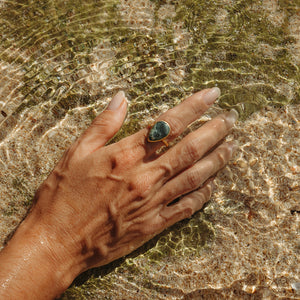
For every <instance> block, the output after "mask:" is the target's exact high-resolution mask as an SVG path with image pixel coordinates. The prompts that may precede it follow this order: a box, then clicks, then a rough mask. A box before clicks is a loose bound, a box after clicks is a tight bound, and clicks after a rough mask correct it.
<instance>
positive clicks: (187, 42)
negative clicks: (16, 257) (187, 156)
mask: <svg viewBox="0 0 300 300" xmlns="http://www.w3.org/2000/svg"><path fill="white" fill-rule="evenodd" d="M299 28H300V3H299V0H298V1H275V0H263V1H255V2H254V1H247V0H244V1H225V0H219V1H201V0H199V1H196V0H194V1H193V0H188V1H183V0H182V1H167V0H165V1H163V0H162V1H158V0H157V1H135V0H128V1H125V0H120V1H91V0H86V1H78V0H75V1H74V0H73V1H35V0H32V1H29V0H28V1H4V0H2V1H0V29H1V30H0V75H1V76H0V113H1V114H0V174H1V176H0V196H1V198H0V199H1V200H0V209H1V221H0V222H1V223H0V233H1V235H0V236H1V243H2V244H3V243H4V241H5V238H6V237H7V235H9V233H10V232H11V231H12V230H13V229H14V228H15V227H16V225H17V224H18V223H19V222H20V220H21V219H22V217H23V216H24V214H25V213H26V211H27V209H28V207H29V206H30V204H31V200H32V197H33V195H34V191H35V190H36V188H37V187H38V186H39V184H40V183H41V182H42V181H43V180H44V179H45V178H46V177H47V176H48V174H49V172H50V171H51V169H52V168H53V166H54V165H55V163H56V162H57V160H58V159H59V157H60V156H61V154H62V153H63V151H64V150H65V149H66V148H67V147H68V145H70V143H72V141H74V139H75V138H76V137H77V136H78V135H79V134H80V133H81V132H82V131H83V130H84V129H85V128H86V127H87V126H88V125H89V124H90V122H91V120H92V119H93V118H94V117H95V116H96V115H97V114H98V113H99V112H100V111H101V110H102V109H103V108H104V107H105V105H106V104H107V102H108V100H109V99H110V97H111V96H112V95H113V94H115V93H116V92H117V91H118V90H120V89H123V90H124V91H125V92H126V94H127V97H128V99H129V101H130V110H129V114H128V118H127V121H126V122H125V124H124V127H123V129H122V131H121V132H120V133H119V134H118V136H117V137H116V138H115V140H118V139H120V138H122V137H123V136H126V135H128V134H131V133H133V132H136V131H137V130H138V129H140V128H142V127H144V126H146V125H147V123H149V122H150V121H151V120H152V119H153V118H154V117H155V116H156V115H158V114H159V113H160V112H161V111H165V110H166V109H168V108H170V107H172V106H174V105H176V104H177V103H179V102H180V101H181V99H182V98H184V97H185V96H187V95H189V94H191V93H192V92H194V91H198V90H200V89H202V88H205V87H212V86H219V87H220V88H221V90H222V97H221V98H220V100H219V103H218V106H217V107H215V108H214V109H212V110H211V111H210V112H209V113H208V114H207V115H206V116H204V118H203V119H201V120H199V122H196V124H194V125H193V126H192V127H191V128H190V129H191V130H192V129H193V128H195V127H197V126H199V125H201V124H202V123H203V122H204V121H205V120H207V119H209V118H210V117H211V116H214V115H215V114H216V113H217V112H219V111H220V110H221V109H222V108H223V109H224V108H230V107H235V108H236V109H238V110H239V112H240V114H241V116H242V118H241V121H240V122H239V124H238V125H237V127H236V129H235V130H234V131H233V133H232V136H231V138H233V137H234V138H235V139H237V140H238V141H239V143H240V145H241V150H240V151H239V153H238V154H237V155H236V158H235V160H234V161H233V162H232V163H231V164H230V165H229V166H228V167H227V168H226V169H225V170H224V171H223V172H221V173H220V174H219V176H218V178H217V183H218V190H217V192H216V193H215V195H214V197H213V199H212V201H211V202H210V204H208V205H207V207H206V208H205V209H204V210H203V211H202V212H200V213H198V214H196V215H195V216H193V217H192V218H191V219H190V220H187V221H184V222H181V223H180V224H177V225H176V226H174V227H172V228H171V229H170V230H168V231H167V232H164V233H163V234H161V235H160V236H159V237H158V238H156V239H154V240H153V241H151V242H149V243H148V244H146V245H145V247H143V248H142V249H139V250H138V251H137V252H135V253H134V254H133V255H132V256H130V257H129V258H127V259H121V260H119V261H117V262H115V263H113V264H111V265H109V266H107V267H105V268H100V269H97V270H93V271H89V272H87V273H86V274H84V275H82V276H81V277H80V278H78V279H77V281H76V283H75V285H74V286H73V287H71V288H70V289H69V290H68V291H67V292H66V293H65V295H64V296H63V298H66V299H72V298H74V299H80V298H85V297H86V298H90V299H123V298H126V299H200V298H201V297H204V299H223V298H224V299H230V298H232V299H237V298H240V299H244V298H245V299H247V298H250V297H256V298H257V299H263V298H265V299H273V298H276V297H287V298H288V299H290V298H297V297H298V298H299V295H298V294H297V291H296V290H295V289H293V286H297V283H298V282H300V279H299V272H298V269H299V268H298V266H299V260H300V259H299V252H300V242H299V230H300V222H299V221H300V219H299V213H297V211H299V210H300V207H299V199H300V195H299V190H300V189H299V185H298V184H299V179H300V178H299V172H300V170H299V166H300V161H299V157H300V155H299V144H300V137H299V130H300V128H299V120H300V116H299V102H300V72H299V67H300V29H299ZM8 195H9V196H8Z"/></svg>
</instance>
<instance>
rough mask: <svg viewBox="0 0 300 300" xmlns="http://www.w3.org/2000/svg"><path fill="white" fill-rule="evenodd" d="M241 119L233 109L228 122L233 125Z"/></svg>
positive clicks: (227, 117) (228, 116) (227, 116)
mask: <svg viewBox="0 0 300 300" xmlns="http://www.w3.org/2000/svg"><path fill="white" fill-rule="evenodd" d="M238 118H239V113H238V112H237V111H236V110H235V109H231V110H230V112H229V113H227V115H226V120H227V121H228V122H229V123H231V124H232V125H233V124H234V123H235V122H236V120H237V119H238Z"/></svg>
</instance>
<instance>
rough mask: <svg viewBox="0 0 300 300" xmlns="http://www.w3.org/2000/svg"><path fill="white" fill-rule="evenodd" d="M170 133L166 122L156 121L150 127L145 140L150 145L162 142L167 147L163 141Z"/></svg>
mask: <svg viewBox="0 0 300 300" xmlns="http://www.w3.org/2000/svg"><path fill="white" fill-rule="evenodd" d="M170 132H171V128H170V125H169V124H168V123H167V122H166V121H158V122H156V123H155V124H154V125H153V126H152V127H151V129H150V131H149V134H148V139H147V140H148V142H150V143H154V142H160V141H162V142H163V143H164V144H165V145H166V146H168V143H167V142H166V141H165V139H166V138H167V137H168V136H169V134H170Z"/></svg>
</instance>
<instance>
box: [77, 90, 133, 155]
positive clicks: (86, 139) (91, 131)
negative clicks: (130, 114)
mask: <svg viewBox="0 0 300 300" xmlns="http://www.w3.org/2000/svg"><path fill="white" fill-rule="evenodd" d="M126 111H127V100H126V97H125V94H124V92H123V91H120V92H118V93H117V94H116V95H115V96H114V97H113V98H112V100H111V101H110V103H109V105H108V106H107V108H106V109H105V110H104V111H103V112H102V113H101V114H100V115H99V116H97V117H96V118H95V119H94V121H93V122H92V124H91V125H90V127H89V128H88V129H87V130H86V131H85V132H84V133H83V135H82V136H81V137H80V138H79V139H78V140H77V149H76V152H77V154H78V155H79V157H82V156H85V155H86V154H89V153H92V152H94V151H96V150H97V149H99V148H100V147H102V146H104V145H105V144H106V143H107V142H108V141H109V140H110V139H111V138H112V137H113V136H114V135H115V134H116V133H117V132H118V131H119V130H120V128H121V126H122V124H123V122H124V119H125V116H126Z"/></svg>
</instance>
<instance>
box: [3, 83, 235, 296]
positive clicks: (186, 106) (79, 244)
mask: <svg viewBox="0 0 300 300" xmlns="http://www.w3.org/2000/svg"><path fill="white" fill-rule="evenodd" d="M218 96H219V90H218V89H216V88H215V89H208V90H204V91H201V92H199V93H197V94H195V95H193V96H191V97H190V98H188V99H187V100H185V101H184V102H182V103H181V104H180V105H178V106H176V107H174V108H173V109H171V110H169V111H167V112H166V113H164V114H163V115H161V116H160V117H159V118H158V120H164V121H166V122H167V123H168V124H169V125H170V128H171V133H170V135H169V136H168V137H167V140H168V141H171V140H173V139H174V138H176V137H177V136H178V135H180V134H181V133H182V132H183V131H184V130H185V129H186V127H187V126H188V125H189V124H190V123H191V122H193V121H195V120H197V119H198V118H199V117H200V116H201V115H202V114H203V112H204V111H206V110H207V109H208V108H209V107H210V106H211V105H212V104H213V102H214V100H215V99H216V98H217V97H218ZM126 108H127V101H126V99H125V97H124V93H123V92H120V93H118V94H117V95H116V96H115V97H114V99H113V100H112V101H111V103H110V104H109V106H108V107H107V109H106V110H105V111H104V112H103V113H102V114H100V115H99V116H98V117H97V118H96V119H95V120H94V121H93V123H92V125H91V126H90V127H89V128H88V129H87V130H86V132H85V133H84V134H83V135H82V136H81V137H80V138H79V139H78V140H77V141H76V142H75V143H74V144H73V145H72V146H71V147H70V148H69V149H68V150H67V151H66V153H65V154H64V155H63V157H62V159H61V160H60V161H59V163H58V164H57V166H56V167H55V168H54V170H53V172H52V173H51V174H50V176H49V177H48V178H47V180H46V181H45V182H44V183H43V184H42V185H41V186H40V188H39V190H38V192H37V194H36V197H35V204H34V206H33V208H32V210H31V212H30V214H29V216H28V217H27V219H26V220H25V222H23V224H22V227H23V229H20V230H25V231H26V228H36V229H35V230H37V231H38V232H39V234H38V236H39V238H38V239H39V245H40V244H41V243H42V244H43V245H45V246H44V248H45V249H47V250H46V252H47V253H48V256H47V257H48V259H49V260H50V261H51V266H52V268H53V269H59V270H60V276H61V277H60V279H62V277H63V278H64V280H61V282H62V283H61V286H60V287H59V289H60V292H62V290H63V289H65V288H67V286H68V285H69V284H70V283H71V282H72V280H73V279H74V278H75V277H76V276H77V275H78V274H79V273H81V272H83V271H85V270H87V269H89V268H92V267H97V266H101V265H104V264H107V263H109V262H111V261H113V260H115V259H117V258H119V257H122V256H124V255H126V254H128V253H130V252H131V251H133V250H134V249H136V248H138V247H139V246H141V245H142V244H144V243H145V242H146V241H148V240H149V239H151V238H152V237H153V236H155V235H157V234H158V233H160V232H161V231H163V230H164V229H165V228H167V227H168V226H170V225H172V224H174V223H176V222H178V221H180V220H182V219H184V218H187V217H190V216H191V215H192V214H193V213H195V212H196V211H197V210H199V209H201V207H202V206H203V204H204V203H205V202H207V201H208V200H209V198H210V196H211V190H212V179H211V178H212V177H213V176H214V175H215V174H216V172H218V171H219V170H220V169H221V168H223V167H224V165H225V164H226V163H227V162H228V160H229V159H230V158H231V156H232V153H233V151H234V148H235V144H234V143H222V144H221V145H220V146H218V147H217V148H216V149H214V150H213V151H211V149H212V148H213V147H215V146H216V145H217V144H218V143H219V142H220V141H221V140H222V139H223V138H224V137H225V136H226V135H227V134H228V133H229V131H230V129H231V128H232V126H233V124H234V123H235V121H236V119H237V113H236V112H235V111H230V112H229V113H225V114H222V115H220V116H217V117H216V118H214V119H213V120H211V121H209V122H207V123H206V124H205V125H203V126H202V127H201V128H199V129H197V130H196V131H194V132H192V133H190V134H188V135H187V136H186V137H184V138H183V139H182V140H181V141H180V142H179V143H178V144H176V145H175V146H173V147H171V148H169V149H167V151H165V152H164V153H163V154H161V155H158V154H156V151H157V150H158V149H159V148H160V147H162V146H163V143H162V142H157V143H149V142H147V135H148V132H149V130H148V129H143V130H141V131H139V132H138V133H136V134H134V135H132V136H129V137H126V138H124V139H122V140H121V141H119V142H117V143H115V144H111V145H108V146H105V144H106V143H107V142H108V141H109V140H110V139H111V138H112V137H113V136H114V135H115V134H116V133H117V131H118V130H119V129H120V127H121V126H122V123H123V120H124V118H125V115H126ZM207 153H208V154H207ZM179 196H182V198H181V199H180V200H179V201H178V202H176V203H174V204H172V201H173V200H175V199H176V198H178V197H179ZM31 231H32V229H31ZM30 236H31V235H30ZM29 240H30V239H29ZM33 240H34V239H33ZM33 243H34V245H36V242H33ZM62 266H63V267H62ZM66 273H68V276H62V274H64V275H66ZM0 278H1V277H0Z"/></svg>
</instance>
